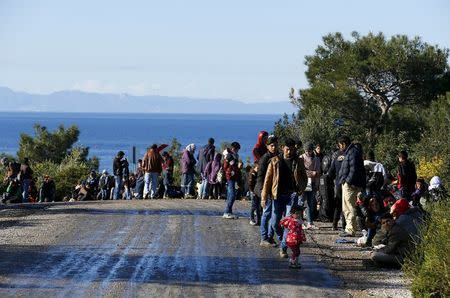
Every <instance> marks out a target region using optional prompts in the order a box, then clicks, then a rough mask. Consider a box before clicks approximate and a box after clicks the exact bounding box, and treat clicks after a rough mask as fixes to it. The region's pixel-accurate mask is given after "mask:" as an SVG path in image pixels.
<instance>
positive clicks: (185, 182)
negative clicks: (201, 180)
mask: <svg viewBox="0 0 450 298" xmlns="http://www.w3.org/2000/svg"><path fill="white" fill-rule="evenodd" d="M193 187H194V173H183V174H182V175H181V191H182V192H183V194H184V195H185V196H186V195H192V190H193Z"/></svg>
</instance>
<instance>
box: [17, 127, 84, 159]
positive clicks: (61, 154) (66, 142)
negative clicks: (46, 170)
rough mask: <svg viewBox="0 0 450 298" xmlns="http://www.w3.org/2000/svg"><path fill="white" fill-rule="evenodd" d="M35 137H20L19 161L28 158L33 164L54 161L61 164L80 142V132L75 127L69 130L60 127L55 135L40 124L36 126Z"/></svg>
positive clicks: (24, 135) (25, 135)
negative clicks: (74, 145) (75, 144)
mask: <svg viewBox="0 0 450 298" xmlns="http://www.w3.org/2000/svg"><path fill="white" fill-rule="evenodd" d="M34 133H35V137H32V136H30V135H28V134H25V133H23V134H21V135H20V143H19V151H18V152H17V156H18V158H19V160H23V159H24V158H25V157H28V158H29V159H31V160H32V161H33V162H43V161H46V160H48V161H52V162H55V163H60V162H61V161H62V160H63V159H64V158H65V157H66V155H67V154H68V153H69V152H70V149H71V148H72V146H73V144H74V143H76V142H77V141H78V136H79V135H80V131H79V129H78V127H77V126H75V125H73V126H71V127H69V128H67V129H65V128H64V126H63V125H60V126H59V127H58V128H57V129H56V130H55V131H54V132H53V133H51V132H49V131H48V129H47V127H45V126H42V125H40V124H35V125H34Z"/></svg>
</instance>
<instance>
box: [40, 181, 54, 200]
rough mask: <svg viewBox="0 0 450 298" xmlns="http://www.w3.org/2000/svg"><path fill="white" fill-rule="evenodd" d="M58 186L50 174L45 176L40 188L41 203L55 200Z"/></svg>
mask: <svg viewBox="0 0 450 298" xmlns="http://www.w3.org/2000/svg"><path fill="white" fill-rule="evenodd" d="M55 194H56V186H55V181H53V179H50V176H49V175H45V176H44V181H43V182H42V185H41V187H40V189H39V203H42V202H53V201H55Z"/></svg>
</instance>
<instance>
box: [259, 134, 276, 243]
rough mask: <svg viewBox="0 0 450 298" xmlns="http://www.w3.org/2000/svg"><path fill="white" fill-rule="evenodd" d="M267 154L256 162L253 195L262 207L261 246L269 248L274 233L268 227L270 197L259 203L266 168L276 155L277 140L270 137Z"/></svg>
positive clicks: (270, 208)
mask: <svg viewBox="0 0 450 298" xmlns="http://www.w3.org/2000/svg"><path fill="white" fill-rule="evenodd" d="M266 148H267V152H266V153H265V154H264V155H263V156H262V157H261V159H260V160H259V162H258V171H257V174H256V185H255V188H254V195H255V196H256V197H258V198H257V199H256V200H258V201H260V203H261V207H262V214H261V226H260V232H261V242H260V245H261V246H266V247H270V246H273V245H274V241H273V235H274V231H273V229H272V227H271V226H270V218H271V217H272V197H271V196H270V195H268V196H267V197H266V200H265V202H262V201H261V191H262V188H263V185H264V178H265V177H266V173H267V168H268V167H269V162H270V159H271V158H272V157H275V156H277V155H278V138H277V137H276V136H274V135H270V136H268V137H267V140H266Z"/></svg>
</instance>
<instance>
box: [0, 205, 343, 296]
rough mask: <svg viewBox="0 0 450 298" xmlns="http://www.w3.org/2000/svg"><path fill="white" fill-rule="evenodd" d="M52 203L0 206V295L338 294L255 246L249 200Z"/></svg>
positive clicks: (313, 269)
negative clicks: (226, 213)
mask: <svg viewBox="0 0 450 298" xmlns="http://www.w3.org/2000/svg"><path fill="white" fill-rule="evenodd" d="M223 207H224V202H223V201H198V200H152V201H148V200H146V201H114V202H111V201H109V202H90V203H71V204H52V205H47V206H45V207H33V208H32V209H29V208H25V209H6V210H2V211H1V212H0V297H29V296H33V297H55V296H58V297H74V296H76V297H79V296H83V297H86V296H88V297H92V296H95V297H98V296H106V297H134V296H138V297H144V296H145V297H148V296H160V297H169V296H170V297H173V296H174V297H178V296H185V297H199V296H200V297H213V296H219V297H223V296H229V297H230V296H231V297H236V296H240V297H247V296H253V297H255V296H262V295H264V296H271V297H299V296H302V297H324V296H326V297H334V296H336V297H342V296H345V293H344V292H342V291H340V290H339V289H338V286H339V282H338V281H337V280H336V279H334V278H333V277H331V275H330V274H329V272H328V271H327V270H325V269H324V268H323V267H322V266H321V265H319V264H318V263H316V262H315V261H314V259H313V258H312V257H311V256H305V255H302V258H301V262H302V265H303V268H302V269H301V270H292V269H288V266H287V260H286V259H280V258H279V257H278V250H277V249H276V248H262V247H260V246H259V245H258V242H259V237H258V228H259V227H253V226H250V225H249V224H248V219H247V216H245V215H246V214H247V212H248V203H247V202H236V208H235V209H236V211H237V212H236V213H237V214H238V215H241V217H240V218H239V219H236V220H226V219H222V218H221V215H222V211H223Z"/></svg>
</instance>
